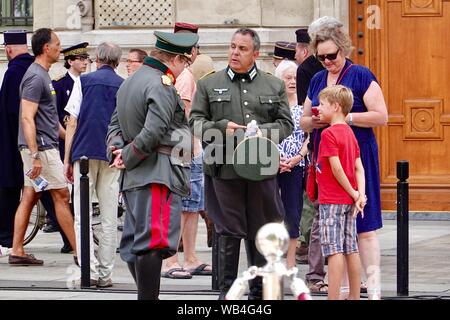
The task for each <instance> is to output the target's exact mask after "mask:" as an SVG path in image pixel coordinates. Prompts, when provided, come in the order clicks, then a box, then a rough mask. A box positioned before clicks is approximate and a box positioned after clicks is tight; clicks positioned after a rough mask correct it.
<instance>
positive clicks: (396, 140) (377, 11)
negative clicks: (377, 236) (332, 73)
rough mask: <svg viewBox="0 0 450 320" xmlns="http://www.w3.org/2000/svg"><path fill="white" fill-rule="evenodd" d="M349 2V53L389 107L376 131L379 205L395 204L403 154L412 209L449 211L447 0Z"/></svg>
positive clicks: (449, 23) (391, 206)
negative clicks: (376, 82) (367, 70)
mask: <svg viewBox="0 0 450 320" xmlns="http://www.w3.org/2000/svg"><path fill="white" fill-rule="evenodd" d="M349 4H350V5H349V7H350V33H351V35H352V39H353V43H354V45H355V52H354V54H353V57H352V58H353V60H354V61H355V62H357V63H360V64H364V65H366V66H368V67H369V68H370V69H371V70H372V71H373V72H374V73H375V74H376V76H377V78H378V80H379V82H380V84H381V87H382V89H383V93H384V95H385V100H386V103H387V106H388V111H389V121H388V125H387V126H385V127H382V128H378V129H376V133H377V140H378V144H379V149H380V169H381V184H382V186H381V195H382V207H383V209H384V210H395V209H396V195H397V193H396V185H397V181H398V179H397V175H396V170H397V161H399V160H407V161H408V162H409V179H408V182H409V185H410V210H411V211H450V0H372V1H367V0H365V1H357V0H350V2H349ZM368 187H370V186H368Z"/></svg>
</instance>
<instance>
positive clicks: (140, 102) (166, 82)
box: [107, 58, 191, 262]
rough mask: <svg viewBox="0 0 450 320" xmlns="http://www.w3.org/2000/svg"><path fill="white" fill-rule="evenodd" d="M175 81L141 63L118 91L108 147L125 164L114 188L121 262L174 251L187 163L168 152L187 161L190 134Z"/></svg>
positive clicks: (153, 64) (156, 66)
mask: <svg viewBox="0 0 450 320" xmlns="http://www.w3.org/2000/svg"><path fill="white" fill-rule="evenodd" d="M174 81H175V78H174V77H173V75H172V74H171V71H170V69H168V68H167V66H165V65H164V64H163V63H161V62H159V61H158V60H156V59H153V58H146V59H145V61H144V65H143V66H142V67H141V68H140V69H138V70H137V71H136V72H135V73H134V74H133V75H132V76H130V77H129V78H128V79H127V80H125V81H124V83H123V84H122V86H121V87H120V89H119V91H118V92H117V108H116V110H115V111H114V113H113V116H112V118H111V123H110V125H109V128H108V135H107V145H108V147H110V146H114V147H116V148H117V149H122V160H123V162H124V165H125V170H122V173H121V178H120V179H121V181H119V183H120V185H121V191H123V192H124V199H125V205H126V206H127V215H126V216H125V224H124V230H123V235H122V240H121V244H120V255H121V257H122V259H123V260H124V261H126V262H134V260H135V257H136V255H141V254H145V253H146V252H148V251H149V250H159V252H160V255H161V257H162V258H167V257H169V256H171V255H173V254H175V253H176V250H177V248H178V241H179V237H180V219H181V208H182V207H181V197H182V196H187V195H189V178H190V177H189V176H190V164H189V160H188V161H187V162H186V161H185V159H183V158H182V157H181V156H180V157H178V156H171V152H167V150H169V151H171V148H175V149H176V148H179V149H183V150H184V151H185V153H186V154H188V156H189V157H190V144H191V134H190V131H189V126H188V123H187V119H186V116H185V114H184V104H183V102H182V101H181V100H180V97H179V96H178V94H177V91H176V90H175V87H174V86H173V84H174ZM161 147H164V149H165V151H164V152H162V151H161ZM172 151H173V149H172ZM174 155H180V153H179V152H175V153H174ZM109 157H110V159H112V155H111V152H109Z"/></svg>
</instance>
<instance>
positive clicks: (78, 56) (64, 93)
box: [41, 42, 89, 253]
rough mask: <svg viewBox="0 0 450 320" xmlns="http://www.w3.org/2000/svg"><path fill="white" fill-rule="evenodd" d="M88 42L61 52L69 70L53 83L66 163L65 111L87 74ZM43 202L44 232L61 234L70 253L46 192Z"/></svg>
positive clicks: (62, 156)
mask: <svg viewBox="0 0 450 320" xmlns="http://www.w3.org/2000/svg"><path fill="white" fill-rule="evenodd" d="M87 46H88V43H87V42H83V43H80V44H77V45H74V46H72V47H69V48H66V49H64V50H62V51H61V53H62V54H63V55H64V61H65V62H64V67H65V68H66V69H68V71H67V72H66V74H64V75H62V76H61V77H59V78H57V79H55V80H53V81H52V83H53V87H54V88H55V91H56V106H57V108H58V117H59V123H60V124H61V126H62V128H61V130H60V133H59V153H60V156H61V160H62V161H64V139H65V136H66V123H67V122H68V121H69V113H67V112H66V111H64V108H65V107H66V105H67V102H68V101H69V97H70V94H71V92H72V88H73V85H74V83H75V80H76V79H78V78H79V77H80V75H81V74H82V73H83V72H86V68H87V65H88V63H89V55H88V52H87ZM41 202H42V203H43V205H44V207H45V209H46V211H47V219H48V222H47V226H46V227H45V228H44V229H43V231H44V232H55V231H59V232H60V233H61V238H62V239H63V242H64V246H63V247H62V248H61V253H70V252H71V251H72V247H71V246H70V243H69V241H68V240H67V237H66V235H65V234H64V232H62V230H61V229H60V228H59V225H58V221H57V220H56V215H55V209H54V206H53V201H52V198H51V197H50V194H49V193H48V192H46V191H44V192H43V193H42V197H41Z"/></svg>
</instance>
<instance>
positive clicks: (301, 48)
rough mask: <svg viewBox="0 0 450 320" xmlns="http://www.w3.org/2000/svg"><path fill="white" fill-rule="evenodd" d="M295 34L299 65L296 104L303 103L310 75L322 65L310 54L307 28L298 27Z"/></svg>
mask: <svg viewBox="0 0 450 320" xmlns="http://www.w3.org/2000/svg"><path fill="white" fill-rule="evenodd" d="M295 34H296V36H297V45H296V47H295V60H296V61H297V64H298V65H299V66H298V68H297V100H298V105H303V103H304V102H305V99H306V95H307V93H308V87H309V83H310V82H311V79H312V77H313V76H314V75H315V74H316V73H317V72H319V71H321V70H323V66H322V64H321V63H320V62H319V61H318V60H317V59H316V57H315V56H314V55H313V54H312V50H311V48H310V47H309V42H310V41H311V39H310V37H309V35H308V29H298V30H297V31H295Z"/></svg>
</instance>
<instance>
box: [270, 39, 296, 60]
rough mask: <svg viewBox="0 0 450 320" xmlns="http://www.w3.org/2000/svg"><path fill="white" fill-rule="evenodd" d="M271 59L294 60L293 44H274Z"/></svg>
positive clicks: (281, 42)
mask: <svg viewBox="0 0 450 320" xmlns="http://www.w3.org/2000/svg"><path fill="white" fill-rule="evenodd" d="M273 57H274V58H275V59H288V60H295V43H293V42H286V41H277V42H275V48H274V51H273Z"/></svg>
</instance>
